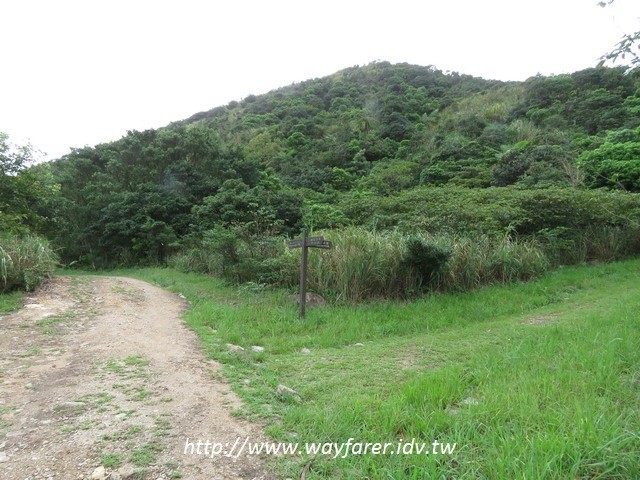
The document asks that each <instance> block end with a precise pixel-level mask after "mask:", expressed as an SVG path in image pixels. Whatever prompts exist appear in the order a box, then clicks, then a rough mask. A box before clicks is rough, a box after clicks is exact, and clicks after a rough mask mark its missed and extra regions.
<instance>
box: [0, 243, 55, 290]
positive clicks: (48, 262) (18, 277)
mask: <svg viewBox="0 0 640 480" xmlns="http://www.w3.org/2000/svg"><path fill="white" fill-rule="evenodd" d="M57 260H58V258H57V256H56V254H55V252H54V251H53V250H52V249H51V247H50V246H49V242H47V241H46V240H44V239H42V238H40V237H37V236H34V235H24V236H15V235H10V236H5V237H2V238H0V292H8V291H11V290H16V289H23V290H27V291H30V290H33V289H34V288H35V287H37V286H38V285H40V284H41V283H42V282H43V281H44V280H46V279H48V278H50V277H51V276H52V275H53V270H54V268H55V267H56V264H57Z"/></svg>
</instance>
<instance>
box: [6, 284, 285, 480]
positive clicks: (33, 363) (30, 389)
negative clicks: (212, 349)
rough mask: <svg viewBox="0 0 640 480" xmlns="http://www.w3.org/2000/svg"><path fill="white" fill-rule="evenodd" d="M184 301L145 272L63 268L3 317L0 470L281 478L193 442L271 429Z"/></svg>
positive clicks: (46, 474)
mask: <svg viewBox="0 0 640 480" xmlns="http://www.w3.org/2000/svg"><path fill="white" fill-rule="evenodd" d="M185 309H186V305H185V304H184V302H183V301H182V300H181V299H180V298H179V297H177V296H175V295H173V294H171V293H168V292H165V291H163V290H161V289H159V288H156V287H153V286H151V285H149V284H146V283H144V282H141V281H137V280H132V279H128V278H119V277H77V278H76V277H70V278H69V277H59V278H56V279H55V280H54V281H52V282H50V283H49V284H48V285H47V286H46V287H45V288H43V289H41V290H40V291H39V292H38V293H37V294H35V295H33V296H32V297H29V298H28V299H27V303H26V305H25V307H24V308H23V309H22V310H20V311H18V312H15V313H13V314H11V315H7V316H5V317H1V318H0V352H2V355H1V358H0V478H1V479H10V480H27V479H28V480H45V479H54V480H74V479H89V478H97V479H102V480H106V479H107V478H109V479H112V480H117V479H118V478H121V479H124V478H142V479H152V480H158V479H167V480H168V479H170V478H184V479H196V480H197V479H206V480H213V479H221V480H233V479H270V478H274V476H273V474H271V473H269V471H268V470H267V469H266V467H265V459H264V458H258V457H244V456H242V457H240V458H238V459H234V458H229V457H224V456H219V455H218V456H213V458H206V457H204V456H197V455H185V454H184V450H185V442H186V440H187V438H189V439H192V440H193V439H202V440H211V441H214V442H223V443H228V444H229V445H233V444H234V442H236V440H237V439H238V438H241V439H242V440H244V439H245V438H246V437H249V438H250V440H251V441H260V440H263V438H262V433H261V431H260V429H259V427H256V426H255V425H252V424H249V423H247V422H244V421H242V420H240V419H238V418H236V417H234V416H232V414H231V413H232V410H233V409H234V408H235V407H237V406H238V405H239V401H238V399H237V398H236V396H235V395H234V394H233V393H232V392H231V391H230V389H229V387H228V386H227V385H226V384H224V383H222V382H220V381H219V380H216V375H215V374H216V371H217V369H218V366H217V364H215V363H214V362H212V361H210V360H207V359H206V358H205V356H204V355H203V354H202V353H201V352H200V350H199V344H198V340H197V338H196V336H195V334H194V333H193V332H192V331H190V330H188V329H187V328H186V327H185V326H184V324H183V321H182V314H183V313H184V311H185ZM102 462H104V463H106V464H107V468H106V470H105V471H104V472H103V471H102V470H101V469H100V468H99V467H100V465H101V463H102ZM134 472H135V473H134ZM180 475H181V476H180Z"/></svg>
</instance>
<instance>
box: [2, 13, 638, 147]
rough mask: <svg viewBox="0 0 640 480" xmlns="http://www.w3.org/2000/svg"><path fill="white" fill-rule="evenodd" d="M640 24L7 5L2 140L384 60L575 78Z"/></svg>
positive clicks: (103, 128)
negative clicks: (572, 74)
mask: <svg viewBox="0 0 640 480" xmlns="http://www.w3.org/2000/svg"><path fill="white" fill-rule="evenodd" d="M639 28H640V1H639V0H616V1H615V3H614V5H613V6H611V7H607V8H601V7H598V6H597V0H416V1H409V0H393V1H391V0H388V1H386V0H385V1H382V0H367V1H359V0H322V1H319V0H313V1H311V0H233V1H227V0H208V1H207V0H177V1H163V0H102V1H99V0H77V1H74V0H0V45H1V46H2V50H1V52H2V53H1V55H0V62H1V67H0V68H1V70H0V95H1V97H0V98H2V101H1V103H0V132H5V133H8V134H9V135H10V137H11V139H12V140H13V141H14V142H17V143H21V144H22V143H25V142H26V141H30V142H31V144H32V145H33V146H34V147H35V148H37V149H39V150H42V151H44V152H45V153H46V154H48V158H57V157H59V156H61V155H63V154H65V153H68V152H69V149H70V147H82V146H84V145H95V144H97V143H101V142H107V141H112V140H116V139H118V138H120V137H121V136H123V135H124V134H125V133H126V132H127V130H144V129H148V128H157V127H161V126H164V125H166V124H168V123H169V122H172V121H175V120H181V119H183V118H186V117H189V116H191V115H192V114H194V113H196V112H199V111H204V110H209V109H211V108H213V107H216V106H219V105H225V104H227V103H229V102H230V101H231V100H240V99H242V98H244V97H246V96H247V95H249V94H261V93H266V92H268V91H270V90H273V89H275V88H278V87H282V86H285V85H289V84H291V83H294V82H301V81H304V80H307V79H310V78H317V77H323V76H326V75H330V74H332V73H334V72H336V71H338V70H340V69H343V68H346V67H351V66H354V65H365V64H367V63H370V62H372V61H376V60H387V61H390V62H392V63H397V62H408V63H413V64H418V65H435V66H436V67H437V68H439V69H441V70H445V71H447V70H450V71H457V72H460V73H465V74H471V75H476V76H481V77H484V78H492V79H500V80H524V79H526V78H528V77H530V76H532V75H536V74H537V73H541V74H544V75H549V74H559V73H568V72H573V71H576V70H580V69H583V68H587V67H591V66H594V65H595V64H596V63H597V61H598V58H599V57H600V56H601V55H602V54H604V53H605V52H607V51H609V50H611V49H612V47H613V46H614V45H615V44H616V43H617V41H618V40H619V39H620V37H621V36H622V35H623V34H624V33H625V32H626V33H630V32H634V31H636V30H638V29H639Z"/></svg>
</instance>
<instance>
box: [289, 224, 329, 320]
mask: <svg viewBox="0 0 640 480" xmlns="http://www.w3.org/2000/svg"><path fill="white" fill-rule="evenodd" d="M309 247H312V248H324V249H328V248H331V242H330V241H329V240H325V239H324V237H307V231H306V230H303V231H302V238H297V239H295V240H291V241H290V242H289V248H302V258H301V260H300V318H303V317H304V314H305V307H306V305H307V264H308V259H309V251H308V248H309Z"/></svg>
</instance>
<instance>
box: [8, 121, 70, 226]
mask: <svg viewBox="0 0 640 480" xmlns="http://www.w3.org/2000/svg"><path fill="white" fill-rule="evenodd" d="M32 163H34V158H33V149H32V148H31V146H30V145H22V146H18V145H13V144H12V143H10V142H9V136H8V135H7V134H5V133H1V132H0V229H2V230H3V231H5V232H6V231H14V232H20V233H25V232H28V231H30V230H32V231H39V230H41V229H43V228H44V227H45V223H46V219H45V216H46V212H42V207H43V206H45V205H46V204H47V203H48V202H49V200H50V199H51V198H52V197H53V196H55V194H56V193H57V191H58V186H57V185H55V184H54V183H53V181H51V178H50V174H49V172H48V170H47V169H43V168H41V169H37V168H29V166H30V165H31V164H32Z"/></svg>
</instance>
